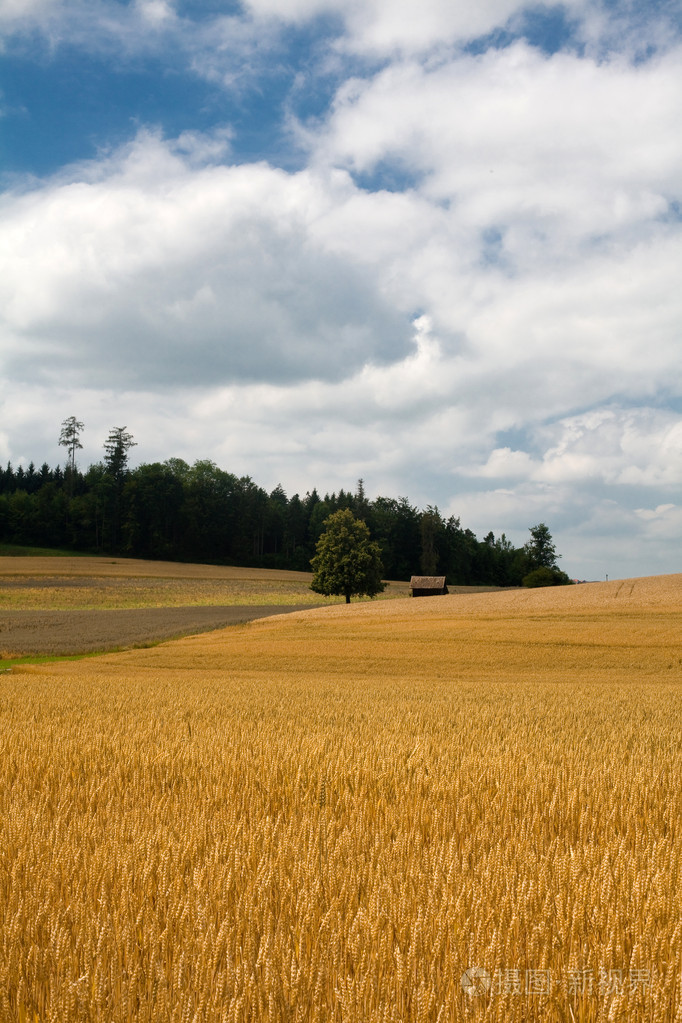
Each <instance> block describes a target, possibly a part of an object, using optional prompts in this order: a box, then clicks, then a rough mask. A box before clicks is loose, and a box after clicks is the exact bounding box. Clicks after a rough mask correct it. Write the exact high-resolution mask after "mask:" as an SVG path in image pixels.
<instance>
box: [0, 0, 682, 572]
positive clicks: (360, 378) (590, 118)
mask: <svg viewBox="0 0 682 1023" xmlns="http://www.w3.org/2000/svg"><path fill="white" fill-rule="evenodd" d="M534 10H535V13H536V14H537V16H538V17H539V16H545V15H547V16H549V15H550V14H551V13H552V11H555V13H557V16H558V14H559V13H561V15H562V17H563V18H564V19H565V23H566V25H569V23H570V32H571V34H570V38H568V39H566V40H564V41H565V42H566V47H565V49H564V50H563V51H560V52H556V53H554V54H553V55H549V54H548V52H544V51H543V50H542V48H541V47H538V46H534V45H531V42H530V41H529V39H528V38H524V36H525V37H527V36H528V32H527V31H526V27H525V26H526V25H527V23H528V21H529V18H530V14H529V11H528V9H526V8H525V7H524V6H523V5H522V4H520V3H517V2H516V0H488V2H486V3H481V4H473V5H465V4H453V3H451V2H446V0H420V2H419V3H417V0H400V2H399V3H396V2H395V0H390V2H389V0H365V2H363V3H360V2H359V0H357V2H356V0H344V3H343V4H341V2H340V0H286V2H284V0H250V2H249V3H248V4H245V5H244V6H243V8H242V9H241V10H240V12H238V13H234V14H232V15H225V14H216V13H215V12H206V13H204V14H198V13H197V8H196V7H188V6H187V5H179V4H174V3H172V2H171V0H136V2H134V3H129V4H120V3H114V2H109V0H93V2H88V3H87V4H86V3H82V2H81V0H6V3H5V5H4V6H3V7H2V9H1V11H0V26H1V28H2V31H3V32H4V34H5V36H6V38H8V39H9V37H10V35H11V33H12V32H17V33H23V36H22V38H23V39H25V40H29V39H32V38H33V35H32V33H35V32H36V31H40V32H43V33H44V35H45V37H46V38H47V39H48V40H49V42H50V44H51V46H52V47H53V48H56V47H58V46H59V45H60V44H61V43H66V42H67V41H68V44H69V45H70V46H80V47H82V48H83V49H85V50H87V51H88V52H89V53H93V54H98V55H99V56H100V57H101V55H102V54H105V55H109V56H112V55H116V54H122V55H123V54H124V55H127V56H131V57H132V56H135V57H142V58H143V57H144V56H145V55H148V54H153V55H154V57H155V59H156V58H157V57H159V56H162V60H161V64H162V65H163V66H164V67H167V68H168V67H173V68H174V69H175V68H182V69H183V71H185V72H186V71H187V68H191V69H192V73H193V74H196V75H201V76H202V77H203V78H204V79H209V80H211V81H212V82H215V83H217V85H218V86H219V88H220V89H221V90H229V91H230V92H229V94H230V95H231V96H234V95H235V92H239V88H240V86H239V85H238V83H239V82H240V81H242V80H244V78H246V77H249V76H251V78H252V79H253V80H257V76H258V73H259V71H260V70H262V69H263V67H264V66H265V65H266V64H268V63H270V64H272V65H273V66H274V65H276V64H277V62H278V61H279V59H280V57H281V55H282V53H283V52H284V49H283V48H285V47H286V40H287V39H291V38H293V36H294V35H295V34H296V31H298V30H300V32H301V38H304V37H306V33H308V38H309V39H310V40H312V43H311V45H310V47H309V48H308V49H307V50H306V53H305V59H302V60H301V61H300V65H299V73H298V78H297V81H298V85H297V90H298V91H297V92H296V95H294V94H293V93H292V95H291V96H290V97H289V98H288V100H289V102H288V104H287V102H285V101H284V100H283V106H287V105H288V109H289V111H290V120H289V122H288V125H287V127H288V128H289V130H290V131H291V132H292V138H290V142H291V148H290V149H289V151H288V152H286V153H285V154H284V158H283V159H282V161H281V163H282V166H281V167H277V166H275V165H274V164H271V163H267V162H265V160H259V159H257V158H253V157H252V155H251V154H249V153H246V152H245V151H242V152H241V153H240V151H239V144H240V137H239V127H238V126H237V124H234V125H230V126H226V125H225V124H224V123H221V124H220V125H218V126H217V127H215V128H214V129H213V130H212V131H208V132H206V131H200V130H198V129H196V130H189V131H185V132H183V133H182V134H181V135H180V136H179V137H178V138H167V137H164V136H163V133H162V132H161V131H160V130H159V131H156V130H145V129H142V130H140V131H138V134H137V136H136V137H135V138H134V139H133V140H132V141H131V142H130V144H129V145H127V146H124V147H122V148H112V150H111V151H110V152H107V153H101V154H99V156H98V157H97V158H96V159H94V160H91V161H89V162H85V163H82V164H80V165H78V166H70V167H66V168H64V169H63V170H62V171H61V172H59V173H58V174H56V175H54V176H53V177H51V178H49V179H46V180H43V181H35V180H34V181H27V182H24V183H23V184H19V183H18V184H17V187H16V190H15V191H11V192H6V193H5V194H4V196H2V197H1V198H0V343H1V348H0V352H1V358H2V366H3V375H4V379H5V385H4V387H2V388H0V403H1V404H2V408H3V421H4V422H5V423H8V422H11V423H12V424H13V429H12V431H11V435H10V433H6V434H4V435H1V434H0V453H1V454H2V456H3V458H9V457H11V458H12V459H14V460H17V459H22V458H23V459H25V460H27V459H29V458H34V457H36V456H37V455H38V457H39V454H38V453H39V452H40V451H44V452H45V453H46V456H49V453H50V452H54V451H55V449H56V438H55V436H54V435H55V430H57V431H58V422H59V421H60V420H61V419H62V418H65V417H66V416H67V415H70V414H77V415H78V416H79V418H81V419H84V420H85V421H86V424H87V426H88V434H86V438H85V439H86V444H87V445H88V446H87V447H86V450H85V451H84V452H83V458H84V460H86V461H87V460H93V459H95V458H98V457H100V456H101V442H102V440H103V439H104V437H106V434H107V432H108V430H109V429H110V428H111V426H112V425H113V424H120V423H127V425H128V428H129V429H131V430H132V432H133V433H134V434H135V436H136V439H138V441H139V447H138V448H136V449H135V454H136V456H137V457H138V458H139V459H145V460H151V459H154V458H157V459H163V458H166V457H168V456H169V455H178V456H180V457H185V458H187V459H188V460H189V461H191V460H193V458H194V457H199V456H201V457H211V458H214V459H215V460H216V461H217V462H219V463H220V464H222V465H225V466H226V467H227V468H229V469H231V470H232V471H236V472H238V473H248V474H251V475H253V476H254V477H255V478H256V479H257V481H258V482H259V483H263V484H264V485H266V486H270V487H271V486H274V485H275V484H276V483H277V482H283V483H284V484H285V487H286V489H287V490H288V491H289V493H292V492H293V491H294V490H299V491H302V492H304V491H305V490H306V489H308V488H309V487H311V486H312V485H317V486H318V487H319V488H320V489H322V490H324V489H329V490H332V489H338V487H339V486H344V487H347V486H352V485H353V483H354V481H355V480H356V479H357V478H358V477H359V476H363V477H365V479H366V481H367V485H368V489H369V491H370V492H371V493H377V492H383V493H388V494H394V495H397V494H401V493H402V494H406V495H407V496H409V497H410V498H411V500H413V501H414V502H415V503H418V504H420V505H422V506H423V505H425V504H427V503H431V504H433V503H437V504H439V506H440V507H441V510H442V511H444V512H445V513H446V514H454V515H458V516H460V517H461V519H462V522H463V524H464V525H469V526H471V527H472V528H474V529H475V530H476V531H477V532H478V533H479V534H481V535H482V534H483V533H485V532H487V531H488V530H489V529H493V531H494V532H496V533H499V532H501V531H502V530H505V531H506V532H507V533H508V534H511V535H512V538H513V540H514V542H516V543H523V542H524V541H525V539H526V538H527V528H528V526H530V525H532V524H533V523H535V522H537V521H547V522H548V523H549V525H550V527H551V528H552V531H553V533H554V534H555V538H556V539H557V541H558V544H559V547H560V549H561V550H562V551H563V553H564V555H565V560H564V565H565V567H566V568H567V569H570V565H569V560H570V559H572V560H573V561H574V563H575V565H576V566H577V565H582V566H583V568H582V569H580V568H577V567H576V569H575V574H580V575H587V576H590V577H598V576H599V575H600V574H603V572H605V571H609V568H608V566H605V559H609V560H611V559H612V560H611V565H615V564H616V559H617V557H618V558H620V561H619V564H620V565H621V569H620V574H638V573H640V574H641V573H642V572H644V571H646V570H647V567H649V569H650V566H652V565H654V566H656V568H658V570H663V566H666V565H668V564H669V555H666V550H667V549H669V545H670V542H671V540H674V539H675V537H676V536H677V537H679V535H680V529H681V528H682V523H681V521H680V509H679V505H678V503H677V496H676V494H677V493H679V487H680V485H681V484H682V424H681V421H680V417H679V413H678V409H679V399H680V397H682V376H681V373H680V361H679V337H680V333H679V332H680V324H682V293H681V292H680V288H679V285H678V276H679V271H678V267H679V266H680V264H681V263H682V226H681V224H682V221H681V219H680V208H682V185H681V182H682V141H681V138H680V132H679V124H680V122H681V121H682V90H681V89H680V84H679V63H680V56H681V55H682V50H681V49H680V33H679V30H678V27H677V26H676V21H675V18H674V17H673V14H674V12H671V10H670V8H669V7H668V8H666V6H665V4H658V5H657V6H656V7H655V10H654V12H653V13H652V11H651V9H650V8H647V10H648V11H649V14H650V15H651V16H650V17H649V18H648V20H647V23H646V24H645V25H641V31H639V34H638V37H637V40H635V35H634V29H635V28H636V27H637V25H638V21H639V19H640V15H639V14H638V7H637V6H636V5H635V4H634V3H630V2H629V0H628V2H627V3H625V2H620V3H618V4H615V5H614V4H608V5H602V4H601V3H597V2H596V0H595V2H592V0H575V2H571V3H567V4H565V5H564V6H563V8H562V9H561V12H559V9H558V8H557V9H556V10H555V9H553V8H549V7H548V8H544V9H542V10H539V9H537V8H536V9H534ZM192 12H193V13H192ZM664 25H666V26H668V28H669V29H670V31H669V32H668V33H667V34H666V33H665V32H663V30H662V26H664ZM292 26H293V27H294V29H295V31H294V33H291V32H290V29H291V27H292ZM495 30H500V31H499V32H497V33H496V34H495V35H494V36H493V37H492V39H491V40H489V45H488V44H485V43H483V42H482V41H481V37H482V36H485V34H486V33H489V32H494V31H495ZM567 31H568V29H567ZM513 36H518V37H519V38H517V39H516V41H513V42H512V41H511V39H512V37H513ZM474 39H478V45H476V46H474V47H469V48H468V47H467V44H468V43H469V42H471V40H474ZM28 46H29V44H28V43H26V47H28ZM292 55H293V50H292V51H291V52H290V53H289V54H288V57H292ZM349 58H350V59H349ZM634 58H637V59H634ZM351 70H352V75H351ZM318 75H322V76H325V77H324V81H325V88H326V89H331V90H332V91H333V98H332V100H331V102H330V104H329V106H328V107H326V108H324V109H321V110H320V109H319V108H318V109H317V110H316V116H315V118H312V119H307V120H306V119H302V120H301V121H300V122H297V121H296V118H295V116H294V111H295V109H296V99H297V97H298V98H300V96H301V95H303V94H305V92H306V89H307V88H308V87H309V86H310V83H311V82H316V81H319V80H320V79H318V78H317V77H316V76H318ZM220 94H221V95H223V93H222V92H221V93H220ZM304 105H305V104H304ZM279 127H280V128H281V127H282V126H281V125H280V126H279ZM178 130H179V129H178ZM242 130H243V129H242ZM284 137H285V136H284V135H282V138H284ZM297 147H298V148H297ZM292 168H296V169H292ZM169 394H172V397H171V398H170V399H169ZM48 408H49V410H50V415H51V418H52V420H53V421H52V422H51V423H49V422H47V423H46V409H48ZM36 410H38V411H36ZM94 437H98V438H99V439H98V440H96V441H93V440H91V439H90V438H94ZM91 444H92V447H90V445H91ZM60 454H61V453H60ZM51 460H54V458H52V459H51ZM666 545H668V546H667V547H666ZM624 548H627V551H626V553H624ZM650 570H651V569H650ZM611 572H612V574H613V572H614V569H613V568H611Z"/></svg>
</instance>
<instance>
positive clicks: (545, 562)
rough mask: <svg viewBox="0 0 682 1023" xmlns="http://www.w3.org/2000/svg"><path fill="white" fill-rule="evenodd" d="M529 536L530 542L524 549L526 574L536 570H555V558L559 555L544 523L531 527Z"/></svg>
mask: <svg viewBox="0 0 682 1023" xmlns="http://www.w3.org/2000/svg"><path fill="white" fill-rule="evenodd" d="M530 536H531V538H530V540H529V541H528V543H527V544H526V545H525V547H524V550H525V552H526V564H527V572H532V571H533V570H534V569H536V568H556V562H557V558H560V557H561V555H560V554H557V552H556V547H555V546H554V543H553V541H552V534H551V533H550V531H549V529H548V528H547V526H546V525H545V524H544V522H539V523H538V525H537V526H531V527H530Z"/></svg>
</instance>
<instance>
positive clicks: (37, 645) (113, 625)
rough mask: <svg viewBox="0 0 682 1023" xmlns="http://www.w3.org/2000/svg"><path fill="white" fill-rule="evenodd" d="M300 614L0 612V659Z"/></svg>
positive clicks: (242, 609) (254, 609) (280, 610)
mask: <svg viewBox="0 0 682 1023" xmlns="http://www.w3.org/2000/svg"><path fill="white" fill-rule="evenodd" d="M311 606H312V605H311ZM300 609H301V605H300V604H293V605H291V606H289V607H287V606H285V605H279V604H276V605H273V604H266V605H262V606H259V605H257V604H249V605H243V606H239V605H232V606H228V607H203V606H199V607H142V608H135V609H134V610H130V609H123V610H119V609H108V610H101V609H98V610H90V611H78V610H75V611H73V610H72V611H4V612H2V611H0V658H3V659H6V660H9V659H11V658H13V657H21V656H23V655H27V654H36V655H49V654H54V655H62V654H81V653H90V652H93V651H100V650H102V651H104V650H118V649H121V648H123V647H128V646H136V645H144V644H145V643H156V642H159V641H160V640H164V639H175V638H177V637H179V636H186V635H187V634H188V633H199V632H207V631H210V630H211V629H220V628H223V627H224V626H227V625H243V624H245V623H246V622H250V621H253V620H254V619H256V618H265V617H266V616H268V615H277V614H286V613H287V612H290V611H295V610H300Z"/></svg>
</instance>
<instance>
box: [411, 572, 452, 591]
mask: <svg viewBox="0 0 682 1023" xmlns="http://www.w3.org/2000/svg"><path fill="white" fill-rule="evenodd" d="M410 586H411V588H412V589H413V590H442V589H443V587H444V586H445V576H444V575H413V576H412V578H411V579H410Z"/></svg>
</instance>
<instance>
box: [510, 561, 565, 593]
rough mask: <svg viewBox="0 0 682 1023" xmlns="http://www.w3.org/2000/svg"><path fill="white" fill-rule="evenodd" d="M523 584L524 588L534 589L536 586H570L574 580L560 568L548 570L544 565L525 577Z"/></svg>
mask: <svg viewBox="0 0 682 1023" xmlns="http://www.w3.org/2000/svg"><path fill="white" fill-rule="evenodd" d="M521 582H522V584H523V585H524V586H528V587H530V588H531V589H534V588H535V587H536V586H570V585H571V583H572V582H573V580H572V579H569V577H568V576H567V575H566V573H565V572H562V571H561V569H560V568H547V567H546V566H544V565H543V566H542V567H541V568H536V569H534V570H533V571H532V572H529V573H528V575H524V577H523V579H522V580H521Z"/></svg>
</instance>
